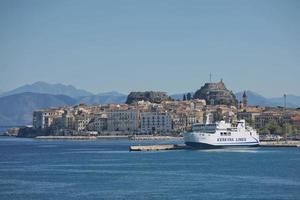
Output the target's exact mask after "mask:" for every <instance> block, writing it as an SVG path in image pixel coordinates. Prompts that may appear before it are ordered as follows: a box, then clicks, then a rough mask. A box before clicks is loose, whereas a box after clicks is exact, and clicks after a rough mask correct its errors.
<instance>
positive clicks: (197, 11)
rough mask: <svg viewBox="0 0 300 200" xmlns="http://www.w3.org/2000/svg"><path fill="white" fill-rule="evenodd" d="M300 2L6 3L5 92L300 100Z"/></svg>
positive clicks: (2, 34) (1, 69)
mask: <svg viewBox="0 0 300 200" xmlns="http://www.w3.org/2000/svg"><path fill="white" fill-rule="evenodd" d="M299 10H300V1H297V0H294V1H292V0H281V1H278V0H268V1H266V0H251V1H250V0H234V1H233V0H227V1H224V0H206V1H201V0H188V1H186V0H166V1H163V0H151V1H144V0H135V1H133V0H127V1H126V0H119V1H116V0H107V1H100V0H95V1H93V0H86V1H82V0H81V1H79V0H52V1H46V0H34V1H32V0H26V1H23V0H18V1H16V0H0V27H1V28H0V44H1V45H0V91H2V92H3V91H7V90H10V89H13V88H15V87H17V86H20V85H23V84H26V83H33V82H35V81H40V80H41V81H46V82H50V83H64V84H72V85H74V86H76V87H78V88H83V89H87V90H90V91H92V92H95V93H99V92H104V91H111V90H117V91H120V92H124V93H127V92H129V91H133V90H135V91H138V90H140V91H143V90H163V91H167V92H169V93H177V92H185V91H194V90H196V89H198V88H199V87H200V86H202V85H203V84H204V83H205V82H207V81H208V80H209V73H212V74H213V81H219V80H220V79H221V78H223V80H224V82H225V83H226V84H227V87H228V88H229V89H231V90H233V91H241V90H245V89H249V90H253V91H256V92H258V93H260V94H263V95H265V96H268V97H273V96H281V95H282V94H283V93H288V94H296V95H300V87H299V84H300V80H299V74H300V12H299Z"/></svg>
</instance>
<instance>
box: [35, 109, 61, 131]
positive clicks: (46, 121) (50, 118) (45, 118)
mask: <svg viewBox="0 0 300 200" xmlns="http://www.w3.org/2000/svg"><path fill="white" fill-rule="evenodd" d="M63 113H64V111H63V110H61V109H45V110H37V111H34V112H33V127H34V128H36V129H44V128H49V127H50V126H51V125H52V124H53V123H54V121H55V119H57V118H61V117H62V115H63Z"/></svg>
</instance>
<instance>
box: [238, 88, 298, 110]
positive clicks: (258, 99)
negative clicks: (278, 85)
mask: <svg viewBox="0 0 300 200" xmlns="http://www.w3.org/2000/svg"><path fill="white" fill-rule="evenodd" d="M243 93H244V92H238V93H236V94H235V95H236V98H237V99H238V101H242V98H243V97H242V96H243ZM246 94H247V96H248V104H249V105H252V106H257V105H259V106H275V107H277V106H284V99H283V97H276V98H266V97H264V96H262V95H260V94H258V93H255V92H253V91H249V90H248V91H246ZM286 106H287V107H290V108H298V107H300V96H295V95H287V97H286Z"/></svg>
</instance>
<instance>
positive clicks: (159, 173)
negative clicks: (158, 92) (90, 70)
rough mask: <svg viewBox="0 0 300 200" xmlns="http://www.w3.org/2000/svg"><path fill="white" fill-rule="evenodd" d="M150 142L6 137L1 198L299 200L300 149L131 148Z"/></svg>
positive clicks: (1, 140) (1, 149)
mask: <svg viewBox="0 0 300 200" xmlns="http://www.w3.org/2000/svg"><path fill="white" fill-rule="evenodd" d="M145 143H147V144H149V143H157V142H149V141H148V142H133V141H127V140H97V141H41V140H34V139H19V138H8V137H0V199H1V200H2V199H3V200H6V199H22V200H23V199H72V200H76V199H85V200H88V199H212V200H217V199H251V200H253V199H270V200H274V199H280V200H282V199H300V148H298V149H296V148H255V149H244V150H206V151H203V150H199V151H192V150H183V151H168V152H128V146H129V145H132V144H145ZM160 143H166V142H163V141H161V142H160Z"/></svg>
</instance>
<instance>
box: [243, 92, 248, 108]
mask: <svg viewBox="0 0 300 200" xmlns="http://www.w3.org/2000/svg"><path fill="white" fill-rule="evenodd" d="M247 106H248V96H247V94H246V91H244V94H243V107H244V108H246V107H247Z"/></svg>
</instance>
